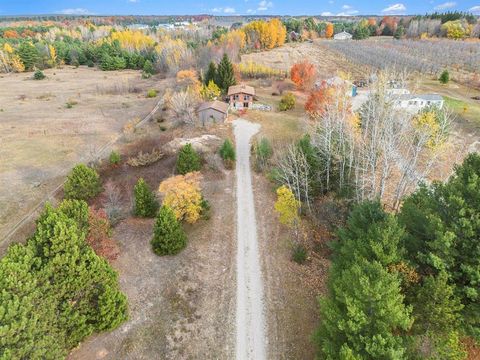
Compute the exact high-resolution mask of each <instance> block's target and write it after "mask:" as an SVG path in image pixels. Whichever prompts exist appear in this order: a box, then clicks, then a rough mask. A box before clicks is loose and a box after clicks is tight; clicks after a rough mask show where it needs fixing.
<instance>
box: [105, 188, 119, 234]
mask: <svg viewBox="0 0 480 360" xmlns="http://www.w3.org/2000/svg"><path fill="white" fill-rule="evenodd" d="M103 198H104V199H103V207H104V209H105V213H106V214H107V216H108V220H109V221H110V224H111V225H112V226H115V225H116V224H117V223H118V222H119V221H120V220H121V219H122V218H123V216H124V213H123V207H122V193H121V192H120V189H119V188H118V187H117V186H116V185H115V184H114V183H113V182H111V181H109V182H107V183H106V184H105V192H104V196H103Z"/></svg>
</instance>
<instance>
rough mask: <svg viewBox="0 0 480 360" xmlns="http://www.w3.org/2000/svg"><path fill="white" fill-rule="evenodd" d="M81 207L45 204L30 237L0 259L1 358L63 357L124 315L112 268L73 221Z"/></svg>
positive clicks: (122, 298)
mask: <svg viewBox="0 0 480 360" xmlns="http://www.w3.org/2000/svg"><path fill="white" fill-rule="evenodd" d="M85 205H86V204H85V203H84V202H78V201H67V202H65V203H63V204H62V206H61V207H60V208H58V209H54V208H52V207H51V206H47V207H46V209H45V211H44V212H43V213H42V215H41V216H40V218H39V219H38V221H37V228H36V231H35V233H34V235H33V236H32V237H31V238H30V239H29V240H28V241H27V243H26V244H25V245H12V246H11V247H10V248H9V250H8V252H7V255H6V256H5V257H4V258H2V259H1V261H0V304H1V309H2V311H0V324H1V325H2V326H0V358H8V359H9V358H24V359H62V358H64V357H65V356H66V355H67V353H68V351H69V350H70V349H71V348H73V347H75V346H77V345H78V343H79V342H80V341H82V340H83V339H84V338H85V337H86V336H88V335H90V334H92V333H93V332H95V331H102V330H109V329H113V328H115V327H117V326H118V325H119V324H120V323H121V322H123V321H124V320H125V319H126V317H127V303H126V297H125V296H124V295H123V294H122V293H121V292H120V290H119V287H118V279H117V274H116V273H115V271H114V270H113V269H112V268H111V267H110V265H109V264H108V263H107V262H106V261H105V260H103V259H101V258H99V257H98V256H97V255H95V253H94V252H93V250H92V248H91V247H90V246H88V245H87V243H86V242H85V232H84V231H81V230H80V229H79V227H78V225H77V222H76V219H79V220H81V221H83V220H82V219H83V215H82V214H83V212H84V210H83V209H84V206H85ZM3 310H6V311H3Z"/></svg>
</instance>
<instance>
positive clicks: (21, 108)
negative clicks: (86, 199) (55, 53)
mask: <svg viewBox="0 0 480 360" xmlns="http://www.w3.org/2000/svg"><path fill="white" fill-rule="evenodd" d="M45 75H46V76H47V78H46V79H45V80H42V81H33V80H30V78H31V74H26V73H24V74H8V75H2V76H1V77H0V104H1V106H0V107H1V109H2V110H1V119H2V121H1V122H0V144H1V146H0V159H1V161H0V189H1V190H0V203H1V204H2V206H1V207H0V239H3V237H4V235H5V234H6V233H7V231H8V230H9V229H10V228H11V227H12V226H13V224H15V223H17V222H18V221H19V220H20V219H21V218H22V217H23V216H24V215H25V214H26V213H27V212H28V211H29V210H30V208H31V207H32V205H33V204H36V203H37V202H38V201H39V200H40V199H42V198H43V197H44V196H45V194H47V193H48V192H50V191H51V190H52V189H54V188H55V187H56V186H57V185H58V184H60V183H61V181H62V179H63V176H64V175H65V173H66V172H68V170H69V169H70V168H71V167H72V166H73V165H74V164H75V163H78V162H86V161H88V160H89V158H90V157H91V156H92V155H97V154H98V152H99V151H100V150H101V149H102V147H103V146H104V145H105V144H106V143H108V142H109V141H111V140H112V139H114V138H115V137H117V136H118V135H119V134H121V131H122V127H123V126H124V124H125V123H126V122H127V121H129V120H131V119H133V118H135V117H138V116H140V117H141V116H143V115H146V114H147V113H148V112H149V111H150V110H151V109H152V108H153V106H154V104H155V103H156V101H157V100H156V99H146V98H145V97H144V96H141V95H136V94H134V93H132V92H131V91H130V90H128V89H127V90H125V84H126V83H127V84H133V83H134V84H135V87H138V88H140V89H142V93H144V91H146V89H149V88H152V87H154V86H158V85H159V84H158V81H156V80H155V79H147V80H145V79H142V78H141V74H140V72H138V71H131V70H126V71H117V72H102V71H100V70H94V69H91V68H87V67H80V68H77V69H75V68H73V67H64V68H62V69H48V70H45ZM130 86H131V85H130ZM100 87H103V88H105V89H115V88H117V90H118V89H120V90H121V91H120V90H118V91H117V90H115V91H113V90H112V91H106V92H102V93H101V92H99V91H98V89H99V88H100ZM122 89H123V90H122ZM124 90H125V91H124ZM71 101H74V102H76V104H75V105H74V106H72V107H71V108H67V107H66V106H65V104H66V103H68V102H71Z"/></svg>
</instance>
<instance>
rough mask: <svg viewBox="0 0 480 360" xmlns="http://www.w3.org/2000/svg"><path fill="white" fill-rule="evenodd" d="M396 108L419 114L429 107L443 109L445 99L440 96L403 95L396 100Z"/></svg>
mask: <svg viewBox="0 0 480 360" xmlns="http://www.w3.org/2000/svg"><path fill="white" fill-rule="evenodd" d="M395 106H396V107H398V108H402V109H406V110H408V111H412V112H418V111H420V110H422V109H424V108H426V107H429V106H436V107H438V108H439V109H441V108H443V98H442V97H441V96H440V95H438V94H422V95H417V94H403V95H399V96H398V98H397V99H396V100H395Z"/></svg>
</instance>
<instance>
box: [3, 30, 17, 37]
mask: <svg viewBox="0 0 480 360" xmlns="http://www.w3.org/2000/svg"><path fill="white" fill-rule="evenodd" d="M3 37H4V38H5V39H17V38H18V37H19V36H18V33H17V31H16V30H6V31H5V32H4V33H3Z"/></svg>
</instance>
